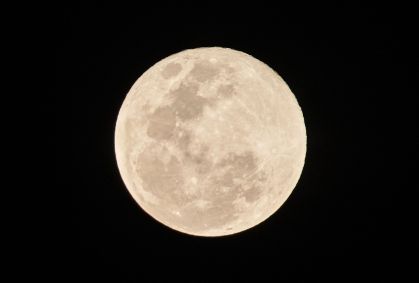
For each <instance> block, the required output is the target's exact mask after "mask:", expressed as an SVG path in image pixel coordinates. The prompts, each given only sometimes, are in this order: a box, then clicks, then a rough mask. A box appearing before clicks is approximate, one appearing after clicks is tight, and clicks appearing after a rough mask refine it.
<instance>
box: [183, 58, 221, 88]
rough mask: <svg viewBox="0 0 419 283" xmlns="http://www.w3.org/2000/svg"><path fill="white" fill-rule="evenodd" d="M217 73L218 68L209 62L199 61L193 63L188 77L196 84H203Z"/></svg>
mask: <svg viewBox="0 0 419 283" xmlns="http://www.w3.org/2000/svg"><path fill="white" fill-rule="evenodd" d="M218 72H219V68H218V67H217V66H214V65H213V64H212V63H211V62H209V61H200V62H197V63H195V66H194V67H193V69H192V71H191V72H190V75H191V76H192V77H193V78H195V79H196V80H197V81H198V82H200V83H204V82H207V81H209V80H211V79H213V78H214V77H215V76H216V75H217V74H218Z"/></svg>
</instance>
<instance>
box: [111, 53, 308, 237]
mask: <svg viewBox="0 0 419 283" xmlns="http://www.w3.org/2000/svg"><path fill="white" fill-rule="evenodd" d="M306 144H307V138H306V129H305V125H304V118H303V114H302V111H301V108H300V107H299V105H298V102H297V100H296V98H295V96H294V95H293V93H292V92H291V90H290V88H289V87H288V85H287V84H286V83H285V82H284V80H283V79H282V78H281V77H280V76H279V75H278V74H277V73H276V72H275V71H273V70H272V69H271V68H270V67H269V66H267V65H266V64H264V63H263V62H261V61H259V60H258V59H255V58H254V57H252V56H250V55H248V54H246V53H243V52H240V51H236V50H233V49H229V48H219V47H209V48H196V49H189V50H185V51H182V52H179V53H176V54H173V55H171V56H169V57H167V58H164V59H163V60H161V61H159V62H157V63H156V64H155V65H153V66H152V67H151V68H149V69H148V70H147V71H146V72H145V73H144V74H143V75H141V77H140V78H139V79H138V80H137V81H136V82H135V83H134V85H133V86H132V88H131V89H130V91H129V93H128V94H127V96H126V98H125V100H124V102H123V104H122V106H121V109H120V111H119V114H118V118H117V122H116V129H115V152H116V160H117V164H118V168H119V171H120V174H121V176H122V179H123V181H124V183H125V185H126V187H127V189H128V191H129V192H130V194H131V195H132V197H133V198H134V199H135V201H136V202H137V203H138V204H139V205H140V207H141V208H142V209H143V210H144V211H145V212H146V213H148V214H149V215H151V216H152V217H153V218H154V219H156V220H157V221H159V222H160V223H162V224H164V225H166V226H168V227H170V228H172V229H175V230H177V231H180V232H183V233H187V234H191V235H196V236H224V235H229V234H235V233H238V232H241V231H244V230H246V229H249V228H251V227H254V226H255V225H258V224H259V223H261V222H262V221H264V220H266V219H267V218H268V217H270V216H271V215H272V214H273V213H275V212H276V211H277V210H278V209H279V208H280V207H281V206H282V204H283V203H284V202H285V200H286V199H287V198H288V197H289V195H290V194H291V192H292V190H293V189H294V187H295V186H296V184H297V182H298V179H299V178H300V175H301V172H302V169H303V166H304V159H305V154H306Z"/></svg>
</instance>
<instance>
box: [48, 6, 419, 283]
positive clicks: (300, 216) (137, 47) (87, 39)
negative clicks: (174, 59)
mask: <svg viewBox="0 0 419 283" xmlns="http://www.w3.org/2000/svg"><path fill="white" fill-rule="evenodd" d="M195 5H196V6H193V7H192V6H187V5H180V4H171V5H166V4H163V3H156V5H155V6H154V7H151V5H150V7H147V6H142V5H140V4H138V5H137V6H123V5H110V4H101V3H96V4H81V5H78V6H74V7H67V8H65V9H64V8H63V9H62V11H61V12H62V22H64V23H66V25H67V26H68V27H69V30H68V33H63V35H64V36H60V41H59V44H58V47H57V49H56V60H57V78H58V82H59V84H62V85H63V87H62V89H63V90H64V92H58V93H57V97H58V101H59V103H60V104H61V105H63V104H65V105H66V106H68V107H69V110H70V113H69V115H67V116H65V117H63V116H64V115H62V116H61V115H60V114H59V116H60V118H61V119H63V121H64V123H65V124H66V125H68V133H69V134H70V138H69V141H70V145H69V148H70V153H71V162H70V166H71V167H70V168H69V171H71V181H70V184H69V185H70V190H71V196H72V208H71V215H72V222H71V223H69V224H70V226H71V229H72V231H73V232H74V237H72V239H71V245H72V246H73V245H74V249H73V253H72V254H71V258H72V261H71V262H72V263H71V265H70V270H69V273H70V274H71V275H74V276H76V277H84V276H89V277H92V278H115V280H118V282H150V281H151V280H150V279H152V278H161V277H162V276H164V277H169V278H177V279H178V280H181V281H182V282H218V281H222V282H231V281H234V280H233V279H239V278H243V279H261V278H263V279H266V280H269V281H273V282H279V281H280V279H282V278H285V279H294V280H292V281H294V282H295V281H297V282H306V281H310V282H311V279H313V278H332V279H336V280H337V281H339V279H338V278H341V279H342V278H347V277H354V278H359V276H361V274H364V273H365V274H368V275H370V276H372V277H373V278H374V277H377V276H378V277H381V276H384V277H385V276H387V275H390V274H392V275H396V276H399V275H400V276H405V275H406V274H410V273H409V272H410V271H412V268H413V265H412V262H411V261H409V260H407V258H408V256H411V255H415V254H416V256H417V254H418V237H417V234H415V232H414V230H415V229H414V228H415V226H417V216H418V213H417V208H416V207H417V205H413V204H412V203H411V202H410V200H411V199H412V197H411V196H413V193H414V192H415V191H417V177H416V176H415V175H414V173H415V171H417V166H416V164H415V162H416V160H417V147H418V135H417V131H418V123H417V104H416V102H415V98H416V96H417V94H418V91H417V90H418V88H417V83H418V77H417V74H418V73H417V71H418V60H417V59H418V58H417V55H416V56H414V55H412V54H414V53H412V51H414V50H415V49H414V47H413V42H414V36H415V33H414V32H413V31H414V30H415V28H414V25H413V19H412V18H411V17H410V16H409V13H408V9H407V8H406V9H393V7H390V6H388V7H379V6H376V7H372V8H371V7H369V8H367V7H364V6H362V5H355V4H347V5H342V6H339V7H337V6H327V7H320V6H316V7H314V5H312V7H307V6H302V7H297V8H295V7H294V8H293V9H289V8H285V7H282V6H281V4H280V3H279V4H278V5H277V6H275V5H273V4H271V5H267V4H265V5H263V4H259V5H257V6H254V5H250V4H245V3H242V5H243V7H241V8H240V9H237V8H233V7H227V6H226V4H221V3H218V4H217V3H213V2H206V3H199V4H198V3H196V4H195ZM314 8H316V9H314ZM416 35H417V29H416ZM204 46H222V47H230V48H233V49H238V50H241V51H244V52H246V53H249V54H251V55H252V56H254V57H256V58H258V59H260V60H262V61H263V62H265V63H267V64H268V65H269V66H271V67H272V68H273V69H275V70H276V71H277V72H278V73H279V74H280V75H281V76H282V77H283V78H284V80H285V81H286V82H287V83H288V85H289V86H290V88H291V89H292V91H293V92H294V94H295V95H296V97H297V99H298V102H299V104H300V106H301V108H302V110H303V114H304V118H305V123H306V127H307V137H308V145H307V156H306V163H305V167H304V170H303V173H302V176H301V179H300V181H299V183H298V185H297V187H296V188H295V190H294V192H293V194H292V195H291V196H290V198H289V199H288V200H287V202H286V203H285V204H284V205H283V207H282V208H281V209H280V210H279V211H278V212H277V213H276V214H274V215H273V216H272V217H271V218H269V219H268V220H267V221H265V222H264V223H262V224H261V225H259V226H257V227H255V228H253V229H250V230H248V231H246V232H244V233H241V234H237V235H233V236H229V237H223V238H216V239H206V238H199V237H190V236H187V235H184V234H181V233H178V232H175V231H173V230H170V229H169V228H166V227H165V226H163V225H161V224H159V223H157V222H156V221H155V220H153V219H152V218H151V217H149V216H148V215H146V214H145V213H144V212H143V211H142V210H141V209H140V208H139V207H138V206H137V204H136V203H135V202H134V200H133V199H132V198H131V196H130V195H129V193H128V192H127V191H126V189H125V186H124V184H123V182H122V180H121V178H120V176H119V172H118V169H117V167H116V160H115V156H114V144H113V138H114V137H113V135H114V126H115V121H116V117H117V114H118V111H119V108H120V106H121V103H122V101H123V99H124V97H125V95H126V93H127V92H128V90H129V89H130V87H131V85H132V84H133V83H134V81H135V80H136V79H137V78H138V77H139V76H140V75H141V74H142V73H143V72H144V71H145V70H147V69H148V68H149V67H150V66H151V65H152V64H154V63H156V62H157V61H159V60H160V59H162V58H164V57H166V56H168V55H170V54H172V53H175V52H179V51H181V50H184V49H188V48H194V47H204ZM416 51H417V50H416ZM65 94H66V95H65ZM415 222H416V223H415ZM416 269H417V267H416ZM156 271H157V273H155V272H156ZM334 274H336V276H339V277H334V276H335V275H334ZM195 275H199V276H200V277H199V278H201V279H198V277H194V276H195ZM409 276H410V275H409ZM181 278H183V279H181ZM213 279H214V280H213ZM215 279H219V280H215Z"/></svg>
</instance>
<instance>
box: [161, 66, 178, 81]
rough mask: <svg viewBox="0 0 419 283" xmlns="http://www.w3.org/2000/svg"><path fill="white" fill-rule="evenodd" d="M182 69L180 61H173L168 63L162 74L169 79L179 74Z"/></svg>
mask: <svg viewBox="0 0 419 283" xmlns="http://www.w3.org/2000/svg"><path fill="white" fill-rule="evenodd" d="M181 70H182V65H180V64H179V63H173V62H172V63H169V64H167V65H166V67H165V68H164V69H163V71H162V72H161V75H162V76H163V78H165V79H166V80H167V79H170V78H172V77H175V76H177V75H178V74H179V73H180V71H181Z"/></svg>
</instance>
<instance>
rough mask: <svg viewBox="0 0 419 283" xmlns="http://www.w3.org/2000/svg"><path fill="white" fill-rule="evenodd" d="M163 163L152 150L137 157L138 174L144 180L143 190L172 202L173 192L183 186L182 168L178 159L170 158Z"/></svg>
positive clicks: (149, 149) (147, 150)
mask: <svg viewBox="0 0 419 283" xmlns="http://www.w3.org/2000/svg"><path fill="white" fill-rule="evenodd" d="M168 159H169V160H168V161H167V162H163V160H161V157H159V155H158V154H156V153H155V152H153V150H152V148H148V149H145V150H144V151H143V152H141V153H140V154H139V155H138V157H137V168H136V169H137V170H136V171H137V174H138V176H139V177H140V178H141V179H142V180H143V189H144V190H145V191H147V192H150V193H152V194H153V195H156V196H157V197H159V198H160V199H163V200H171V199H172V197H173V192H174V191H175V190H176V189H177V188H178V187H179V186H181V185H182V183H183V181H182V180H183V179H182V168H181V166H180V165H181V164H180V162H179V160H178V159H176V157H174V156H170V157H169V158H168Z"/></svg>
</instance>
